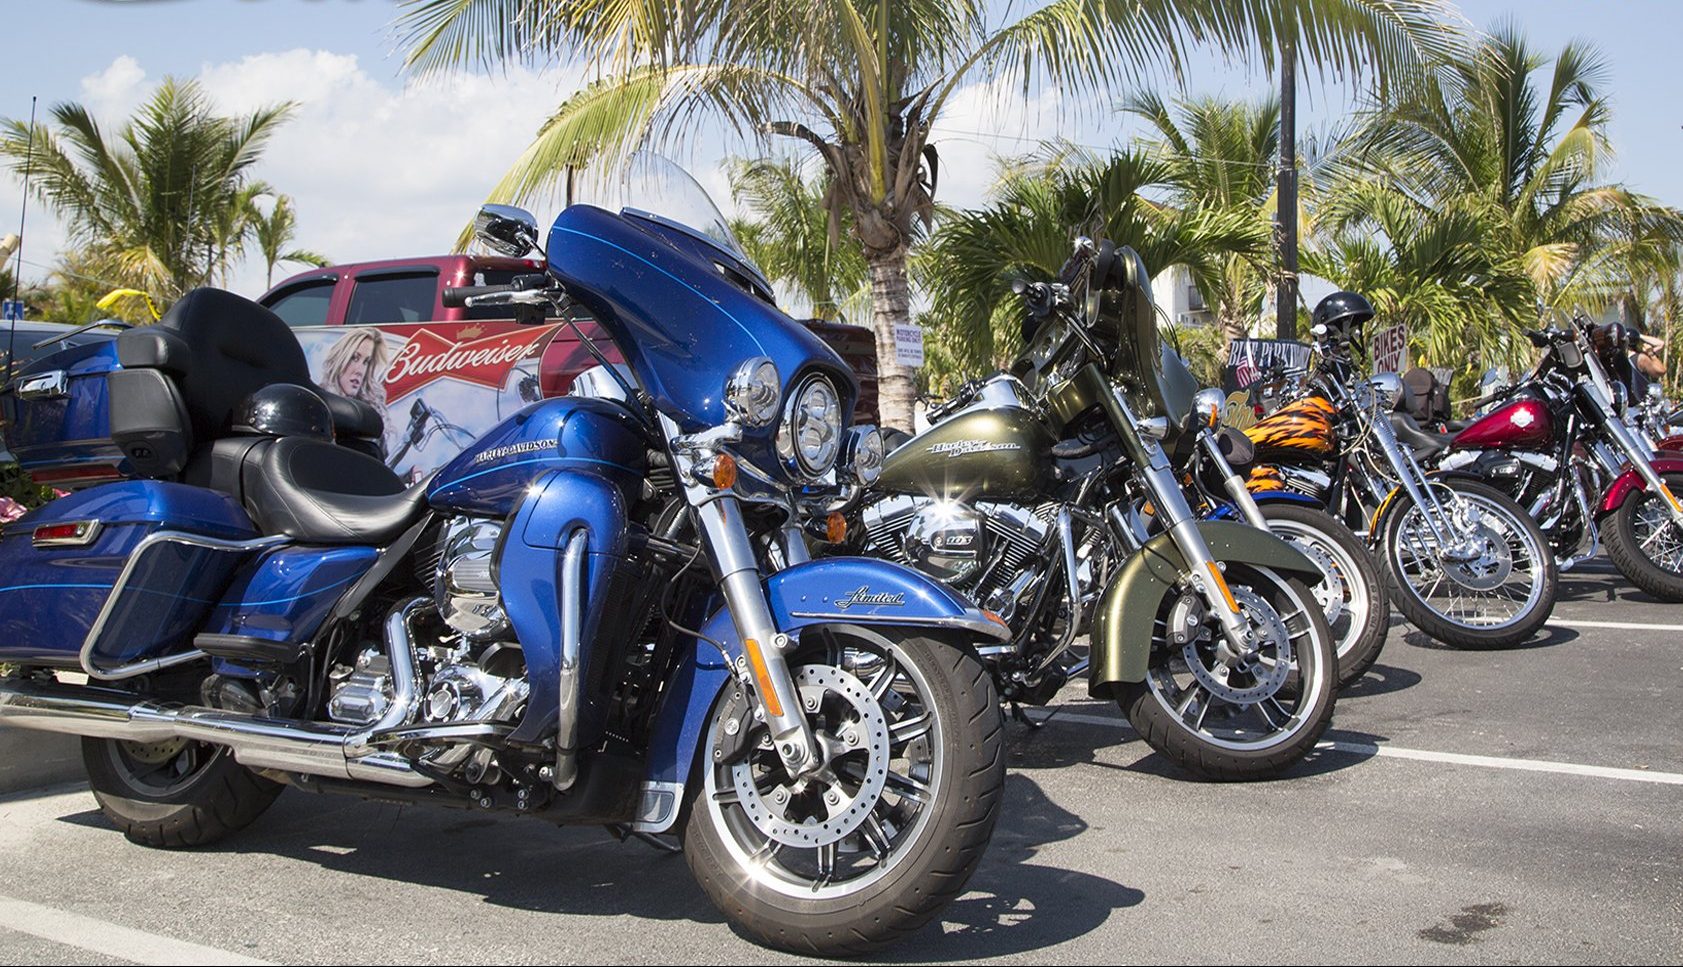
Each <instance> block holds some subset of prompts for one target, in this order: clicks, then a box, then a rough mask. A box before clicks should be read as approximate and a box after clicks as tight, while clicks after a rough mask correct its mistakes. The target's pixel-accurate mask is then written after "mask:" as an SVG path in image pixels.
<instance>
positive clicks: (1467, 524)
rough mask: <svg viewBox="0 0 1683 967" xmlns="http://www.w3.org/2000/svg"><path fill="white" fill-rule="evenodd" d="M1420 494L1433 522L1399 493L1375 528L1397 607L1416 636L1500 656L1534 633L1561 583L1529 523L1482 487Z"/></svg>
mask: <svg viewBox="0 0 1683 967" xmlns="http://www.w3.org/2000/svg"><path fill="white" fill-rule="evenodd" d="M1427 486H1429V487H1431V488H1432V492H1433V495H1434V496H1435V497H1436V499H1437V504H1438V505H1439V506H1440V507H1441V508H1442V509H1443V514H1442V515H1441V516H1440V515H1439V514H1438V513H1437V512H1436V511H1428V510H1427V509H1422V508H1421V507H1420V505H1419V504H1417V503H1415V502H1414V501H1413V500H1412V499H1411V498H1410V497H1409V496H1408V494H1407V493H1406V492H1400V493H1398V494H1397V495H1396V497H1395V498H1394V499H1395V501H1396V504H1395V506H1393V507H1392V508H1391V509H1390V510H1389V512H1388V513H1387V515H1386V518H1385V520H1384V522H1383V523H1382V524H1381V525H1380V533H1381V551H1382V554H1383V557H1384V560H1385V570H1386V577H1387V578H1388V579H1389V581H1390V583H1391V598H1392V600H1393V601H1395V602H1396V603H1397V607H1398V608H1400V609H1401V610H1402V613H1403V615H1404V616H1406V617H1407V618H1408V620H1409V622H1410V623H1412V624H1413V625H1414V626H1415V627H1416V628H1419V629H1420V630H1421V631H1424V632H1425V633H1426V634H1428V635H1430V636H1432V637H1433V638H1436V639H1437V640H1439V641H1441V642H1443V643H1444V644H1447V645H1453V646H1455V647H1458V648H1506V647H1509V646H1512V645H1516V644H1518V643H1520V642H1522V641H1524V640H1526V639H1527V638H1530V637H1531V636H1532V635H1534V634H1536V633H1537V630H1538V629H1540V628H1542V626H1543V622H1545V621H1547V620H1548V618H1549V614H1550V613H1551V612H1553V611H1554V599H1555V589H1556V585H1557V584H1558V582H1559V572H1558V569H1557V568H1556V566H1555V560H1554V552H1553V551H1551V550H1550V549H1549V545H1548V542H1547V541H1546V540H1544V538H1543V532H1542V531H1540V530H1538V529H1537V524H1536V522H1535V521H1533V520H1532V519H1531V516H1530V515H1529V514H1527V513H1526V512H1525V509H1524V508H1523V507H1521V506H1520V505H1519V504H1517V503H1515V502H1514V500H1513V498H1512V497H1509V496H1507V495H1506V494H1504V493H1502V492H1501V491H1499V490H1496V489H1494V488H1491V487H1487V486H1485V485H1484V484H1481V483H1476V482H1474V481H1471V480H1461V479H1453V480H1447V481H1442V480H1440V481H1432V482H1431V483H1429V484H1427ZM1428 514H1429V516H1428ZM1439 534H1442V535H1443V540H1439V537H1438V535H1439Z"/></svg>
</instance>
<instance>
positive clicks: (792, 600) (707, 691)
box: [648, 557, 1009, 783]
mask: <svg viewBox="0 0 1683 967" xmlns="http://www.w3.org/2000/svg"><path fill="white" fill-rule="evenodd" d="M765 589H766V597H767V599H768V600H769V602H770V604H771V611H772V617H773V618H774V619H775V620H776V621H777V628H778V630H779V631H782V632H784V633H785V634H787V635H789V636H790V637H792V638H797V639H798V638H799V637H800V632H801V629H803V628H807V627H812V626H816V625H830V624H864V625H899V626H905V627H911V628H925V629H931V630H934V629H938V628H941V627H957V628H959V629H960V633H961V634H963V635H967V636H968V637H970V638H971V639H977V638H982V637H992V638H994V639H995V640H1003V639H1005V638H1006V637H1008V635H1009V632H1007V631H1006V629H1005V628H1004V626H1003V625H1000V624H997V623H995V622H993V621H990V620H988V618H987V617H986V616H985V615H983V614H982V612H981V611H980V610H979V609H977V608H976V606H975V605H973V604H971V603H969V602H968V601H966V600H965V599H964V598H962V597H960V596H959V595H957V594H955V593H953V591H952V590H950V589H949V588H948V587H947V586H946V585H944V584H940V583H938V582H936V581H935V580H934V579H932V578H930V577H928V576H927V575H925V574H922V573H920V572H918V571H914V570H912V569H911V568H909V567H903V566H901V565H899V564H894V563H892V562H889V561H881V560H875V559H871V558H863V557H830V558H824V559H822V560H817V561H812V562H809V563H806V564H797V565H795V566H794V567H791V568H788V569H787V570H783V571H779V572H777V573H776V574H773V575H772V576H771V577H769V578H767V579H766V581H765ZM861 594H863V595H867V596H870V597H869V598H868V600H875V601H878V602H879V603H875V604H870V603H855V602H856V601H857V600H858V599H859V598H860V597H861ZM895 598H898V602H897V603H896V602H893V601H892V599H895ZM701 630H702V633H703V634H704V635H705V636H706V637H707V638H711V639H712V640H714V641H717V642H718V643H719V644H721V645H723V646H724V648H725V649H726V650H727V651H728V652H729V653H730V654H731V656H732V658H733V659H734V658H736V657H738V656H740V655H741V654H742V645H741V641H740V639H739V638H738V636H737V633H736V626H735V624H734V623H733V622H732V620H731V616H730V612H729V611H727V610H725V609H724V608H720V609H719V610H717V611H715V612H714V613H713V616H712V617H711V618H710V619H708V621H707V624H706V625H705V626H703V627H702V629H701ZM689 647H690V648H691V650H692V652H693V661H692V662H690V663H687V664H686V666H685V667H684V669H683V670H682V671H681V672H680V673H679V675H678V676H677V677H676V678H675V679H674V680H673V681H672V682H670V683H669V685H668V689H667V695H666V698H665V699H664V704H663V705H662V706H661V710H660V714H659V717H658V718H657V719H656V721H655V729H654V735H653V737H652V740H651V742H650V746H649V775H648V780H649V781H651V782H676V783H681V782H684V781H685V780H686V779H687V778H688V777H689V770H690V765H691V763H693V762H694V760H695V755H696V750H697V749H698V748H699V747H700V742H701V733H702V730H703V729H705V728H706V723H707V715H708V713H709V712H710V711H711V710H712V707H713V702H714V701H715V699H717V697H718V695H719V692H720V690H721V689H723V688H724V687H725V686H726V685H727V684H729V682H730V680H731V675H730V668H729V666H727V665H726V664H725V662H724V660H723V658H722V656H721V655H720V654H719V651H718V649H717V648H715V647H713V646H712V645H711V644H708V643H707V642H706V641H705V640H702V641H693V642H691V644H690V645H689Z"/></svg>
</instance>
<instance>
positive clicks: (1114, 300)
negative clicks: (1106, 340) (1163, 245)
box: [1101, 248, 1198, 429]
mask: <svg viewBox="0 0 1683 967" xmlns="http://www.w3.org/2000/svg"><path fill="white" fill-rule="evenodd" d="M1117 255H1118V257H1126V258H1128V259H1129V260H1130V261H1131V262H1132V264H1131V265H1129V267H1128V271H1127V277H1128V278H1129V279H1130V280H1131V284H1130V285H1128V287H1127V288H1126V289H1125V290H1123V291H1121V292H1112V293H1107V294H1106V295H1105V297H1104V303H1103V308H1102V309H1101V312H1103V313H1104V314H1105V315H1108V316H1111V318H1113V319H1114V325H1115V326H1116V344H1117V352H1116V359H1115V363H1114V367H1113V372H1112V374H1111V375H1113V376H1115V377H1117V378H1118V379H1119V380H1121V381H1122V383H1123V385H1124V386H1125V387H1126V388H1127V392H1128V403H1129V405H1130V406H1132V407H1133V408H1134V409H1135V410H1136V411H1137V412H1138V413H1139V415H1140V416H1147V417H1149V416H1165V417H1168V419H1169V426H1170V427H1171V429H1173V428H1178V427H1179V426H1180V425H1181V423H1183V422H1184V421H1185V419H1186V414H1187V413H1188V412H1190V411H1191V409H1192V397H1193V394H1195V393H1197V392H1198V380H1197V378H1196V377H1194V376H1193V375H1192V372H1191V371H1190V370H1188V369H1187V367H1186V361H1185V360H1183V359H1181V358H1180V354H1179V353H1177V352H1175V351H1174V349H1173V348H1171V347H1170V346H1168V345H1167V344H1166V343H1164V342H1163V339H1162V336H1161V335H1160V334H1159V333H1158V330H1157V303H1156V300H1155V299H1153V297H1152V294H1151V276H1150V273H1148V272H1147V271H1146V267H1145V262H1144V261H1143V260H1142V259H1141V258H1140V257H1139V254H1138V253H1136V252H1135V251H1134V250H1133V249H1131V248H1121V249H1118V250H1117Z"/></svg>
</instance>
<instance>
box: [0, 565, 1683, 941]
mask: <svg viewBox="0 0 1683 967" xmlns="http://www.w3.org/2000/svg"><path fill="white" fill-rule="evenodd" d="M1680 682H1683V606H1668V605H1662V604H1659V603H1656V602H1653V601H1651V600H1648V599H1646V598H1644V597H1643V596H1642V595H1641V594H1640V593H1638V592H1635V591H1634V590H1631V589H1629V588H1628V586H1627V585H1626V584H1625V583H1624V582H1623V580H1622V579H1620V578H1619V577H1618V575H1617V574H1616V573H1614V572H1612V570H1611V568H1610V567H1608V566H1607V565H1605V564H1604V563H1603V562H1599V561H1598V562H1592V563H1591V564H1590V565H1589V566H1588V569H1587V570H1585V571H1583V572H1579V573H1574V574H1570V575H1564V576H1563V577H1562V599H1561V601H1560V603H1559V604H1558V605H1557V607H1556V609H1555V614H1554V619H1553V621H1552V622H1551V624H1550V626H1549V629H1548V633H1547V634H1546V635H1545V636H1543V637H1541V638H1539V639H1537V640H1536V641H1534V642H1532V643H1529V644H1528V645H1526V646H1524V647H1520V648H1516V649H1512V650H1507V651H1500V652H1458V651H1452V650H1449V649H1445V648H1443V647H1441V646H1438V645H1437V644H1436V643H1434V642H1431V641H1429V640H1426V639H1424V638H1423V637H1422V636H1420V635H1418V634H1417V633H1414V632H1412V631H1411V629H1409V628H1408V627H1407V626H1405V625H1400V624H1399V625H1396V626H1395V627H1393V628H1392V631H1391V636H1390V640H1389V641H1388V643H1387V646H1386V651H1385V654H1384V655H1383V656H1381V658H1380V660H1379V665H1378V666H1377V667H1376V669H1375V671H1374V672H1372V673H1370V674H1369V675H1368V677H1367V678H1366V679H1365V680H1364V681H1363V682H1361V683H1360V684H1359V685H1357V686H1356V687H1355V688H1354V689H1353V690H1351V691H1348V692H1346V693H1345V695H1344V696H1343V697H1342V698H1341V699H1340V701H1339V705H1338V711H1337V715H1336V718H1335V720H1334V722H1333V727H1332V731H1331V732H1329V733H1328V736H1327V738H1328V740H1329V744H1327V745H1326V746H1325V747H1323V748H1322V749H1321V750H1320V751H1319V752H1317V753H1316V754H1315V755H1314V756H1312V757H1311V758H1310V759H1309V760H1308V761H1305V762H1304V763H1301V764H1300V765H1299V766H1298V767H1297V768H1296V769H1295V770H1294V772H1293V773H1292V775H1291V776H1290V777H1289V778H1286V779H1284V780H1281V781H1276V782H1270V783H1263V784H1257V785H1249V786H1238V785H1215V784H1207V783H1200V782H1195V781H1190V780H1187V779H1185V778H1183V777H1181V776H1179V775H1178V774H1176V773H1175V772H1174V771H1173V770H1172V767H1170V766H1169V765H1168V764H1167V763H1165V762H1164V761H1163V760H1161V759H1160V758H1159V757H1157V756H1156V755H1154V754H1152V753H1151V752H1150V750H1149V749H1147V748H1146V747H1145V746H1144V744H1143V743H1142V742H1140V741H1138V739H1137V738H1135V737H1134V736H1133V735H1132V733H1131V732H1129V730H1128V729H1127V727H1126V726H1125V724H1123V723H1122V720H1121V719H1120V718H1119V716H1118V715H1117V713H1116V711H1115V709H1114V708H1112V707H1110V706H1107V705H1104V704H1102V703H1096V702H1091V701H1088V700H1087V699H1086V697H1085V695H1084V689H1082V688H1070V689H1066V691H1065V693H1064V695H1063V697H1062V701H1061V702H1060V703H1059V704H1057V705H1056V706H1055V710H1056V714H1055V715H1054V717H1053V719H1052V721H1051V722H1049V723H1048V724H1046V725H1045V726H1044V727H1042V728H1039V729H1032V730H1031V729H1029V728H1027V727H1025V726H1023V725H1020V724H1013V725H1012V726H1011V735H1012V740H1013V741H1012V748H1011V766H1012V770H1011V774H1010V778H1009V780H1008V786H1007V791H1008V796H1007V799H1008V802H1007V809H1006V811H1005V813H1004V814H1003V817H1002V819H1001V822H1000V826H999V828H998V830H997V832H996V833H995V836H994V842H993V846H992V849H991V851H990V852H989V854H988V857H987V859H986V860H985V861H984V862H983V865H982V867H981V869H980V871H979V872H978V873H977V875H976V877H975V878H974V880H973V881H972V882H971V891H970V893H969V894H968V895H966V896H965V897H963V898H962V899H961V900H959V901H958V902H957V903H955V904H954V905H953V906H951V907H950V908H949V909H948V910H947V911H946V913H945V915H944V917H943V918H942V922H941V923H940V925H938V926H937V925H934V924H932V925H930V926H929V927H927V928H925V929H924V930H923V931H922V932H921V933H919V934H918V935H916V936H915V937H913V938H911V939H910V940H909V941H908V942H906V943H904V944H902V945H901V946H899V947H897V948H895V949H893V950H891V951H889V952H888V954H887V959H889V960H892V961H904V962H916V963H957V962H969V961H976V962H992V961H998V962H1011V963H1060V964H1061V963H1115V962H1124V963H1135V962H1138V963H1154V962H1171V963H1174V962H1187V961H1209V962H1222V963H1240V962H1244V963H1257V962H1259V961H1261V962H1294V963H1323V962H1329V961H1330V962H1341V961H1363V962H1373V963H1442V962H1456V963H1513V962H1527V963H1529V962H1570V963H1677V962H1678V960H1679V958H1680V956H1683V702H1680V701H1679V699H1680V698H1683V688H1680V687H1679V685H1680ZM1041 714H1044V713H1041ZM242 958H243V959H244V960H242ZM798 959H799V958H791V957H787V956H785V955H781V954H775V953H771V952H768V951H765V950H762V949H759V948H757V947H754V946H752V945H750V944H748V943H747V942H745V941H744V940H742V939H740V938H738V937H737V936H736V935H735V934H733V933H732V932H731V930H730V929H729V928H728V927H727V926H726V925H725V924H724V922H723V920H722V919H721V918H720V916H719V915H718V914H717V913H716V912H714V910H713V908H712V907H711V905H710V904H709V903H708V902H707V900H706V898H705V897H704V896H703V895H702V893H701V891H700V890H699V889H698V888H697V887H696V886H695V885H694V883H693V882H692V881H691V879H690V877H689V873H688V870H687V868H686V867H685V866H684V863H683V860H682V859H681V858H679V857H676V856H672V855H665V854H661V853H658V852H656V851H655V850H653V849H651V848H649V847H647V846H645V845H642V844H639V843H626V844H621V843H619V842H617V841H615V840H613V839H611V838H610V837H608V836H607V834H605V833H604V832H602V831H600V830H593V829H557V828H555V827H553V826H550V825H548V824H546V823H543V822H540V821H535V820H527V819H519V818H513V817H506V818H505V817H501V816H494V815H487V814H472V813H465V812H459V811H453V810H438V809H424V808H417V807H405V808H399V807H397V806H391V805H382V804H374V803H365V802H359V801H355V800H348V799H341V798H332V797H318V796H311V795H307V794H304V793H299V792H288V793H287V794H286V795H284V796H283V797H282V798H281V800H280V801H279V802H278V803H277V804H276V805H275V807H274V808H273V809H271V810H270V811H269V813H268V814H267V815H265V816H264V817H263V818H262V819H261V820H259V821H258V823H257V824H256V825H255V826H253V827H252V828H250V829H249V830H247V831H246V832H245V833H243V834H241V835H240V836H238V837H236V838H234V839H233V840H231V841H228V842H226V843H224V844H222V845H221V846H220V847H218V848H216V849H214V850H210V851H205V852H198V853H191V854H183V853H165V852H155V851H150V850H146V849H143V848H141V847H137V846H133V845H130V844H129V843H127V842H126V841H125V840H124V839H123V838H122V836H121V835H120V834H118V833H117V832H115V831H114V830H113V829H112V828H111V827H109V826H108V825H106V823H105V822H104V820H103V819H102V817H101V816H100V814H99V813H98V811H97V809H96V808H95V806H94V802H93V799H92V797H91V796H90V795H89V794H88V793H87V792H86V791H85V790H77V789H60V790H58V791H55V792H52V793H51V794H45V795H43V794H32V795H23V796H14V797H11V798H9V799H6V800H4V801H0V960H3V961H4V962H6V963H67V962H70V963H121V962H140V963H192V962H201V963H239V962H256V961H268V962H276V963H283V962H305V963H328V962H356V963H403V964H409V963H430V962H464V961H474V962H479V963H551V964H552V963H557V962H561V961H577V962H582V963H627V962H638V963H647V962H708V963H748V962H755V963H759V962H781V961H788V960H798Z"/></svg>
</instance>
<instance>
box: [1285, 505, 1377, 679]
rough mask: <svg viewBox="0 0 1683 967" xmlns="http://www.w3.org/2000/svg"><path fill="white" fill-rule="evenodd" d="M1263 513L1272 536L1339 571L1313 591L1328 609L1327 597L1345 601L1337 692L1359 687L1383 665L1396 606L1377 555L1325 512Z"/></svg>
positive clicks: (1337, 627) (1336, 627)
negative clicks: (1381, 656) (1355, 684)
mask: <svg viewBox="0 0 1683 967" xmlns="http://www.w3.org/2000/svg"><path fill="white" fill-rule="evenodd" d="M1261 509H1262V516H1263V517H1265V518H1266V519H1267V520H1268V528H1269V530H1272V531H1273V532H1274V533H1275V534H1278V535H1279V536H1280V537H1283V538H1285V539H1286V540H1287V541H1288V542H1290V543H1291V544H1293V545H1295V546H1296V547H1297V548H1298V549H1299V550H1301V551H1303V552H1304V553H1305V554H1307V555H1308V556H1309V558H1310V559H1311V560H1313V561H1314V562H1315V563H1316V564H1318V565H1320V566H1321V567H1322V568H1323V569H1325V568H1327V567H1332V568H1333V569H1335V573H1333V574H1331V575H1329V576H1328V577H1327V579H1326V580H1324V581H1322V582H1321V583H1320V584H1318V585H1315V586H1314V587H1312V588H1310V591H1311V592H1312V593H1314V595H1315V597H1316V599H1317V600H1320V601H1321V603H1322V605H1323V606H1325V605H1326V604H1327V603H1328V597H1327V596H1328V595H1331V594H1334V593H1337V594H1339V595H1341V600H1340V601H1338V602H1335V604H1336V605H1337V606H1338V610H1339V613H1338V615H1337V620H1336V621H1329V625H1330V627H1331V628H1332V636H1333V640H1334V641H1335V642H1336V643H1337V651H1338V687H1339V688H1344V687H1345V686H1347V685H1349V684H1351V683H1352V682H1355V681H1358V680H1359V679H1360V678H1361V677H1362V676H1363V675H1365V674H1367V670H1368V669H1369V668H1372V667H1373V663H1374V662H1376V661H1378V660H1379V653H1380V652H1381V651H1383V650H1384V648H1385V635H1386V633H1387V632H1389V631H1390V628H1391V602H1390V599H1389V598H1388V597H1387V596H1386V594H1385V581H1384V579H1383V578H1381V577H1380V576H1379V566H1378V565H1377V564H1375V563H1374V562H1373V555H1371V554H1369V553H1368V551H1367V545H1366V544H1364V543H1362V539H1361V538H1359V537H1357V536H1356V534H1355V532H1354V531H1352V530H1350V528H1348V527H1346V526H1345V525H1344V524H1343V523H1342V522H1341V521H1339V520H1338V518H1336V517H1334V516H1332V515H1331V514H1328V513H1327V512H1326V511H1323V510H1320V509H1318V508H1315V507H1304V506H1299V505H1297V504H1280V503H1265V504H1262V505H1261ZM1340 585H1341V586H1340Z"/></svg>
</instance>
